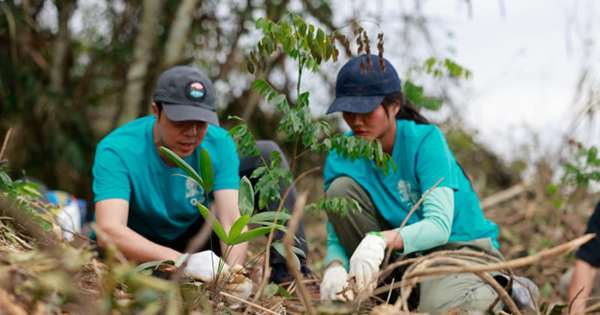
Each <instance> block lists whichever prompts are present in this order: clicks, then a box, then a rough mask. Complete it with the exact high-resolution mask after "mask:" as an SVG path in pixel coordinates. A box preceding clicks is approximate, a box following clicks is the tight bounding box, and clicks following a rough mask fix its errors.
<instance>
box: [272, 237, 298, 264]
mask: <svg viewBox="0 0 600 315" xmlns="http://www.w3.org/2000/svg"><path fill="white" fill-rule="evenodd" d="M271 247H273V248H275V250H276V251H277V252H278V253H279V254H280V255H281V256H282V257H283V258H285V259H288V256H287V251H286V250H285V245H284V244H283V243H281V242H273V243H272V244H271ZM292 250H293V247H292ZM292 258H293V259H294V260H295V261H296V266H297V267H298V269H300V259H298V256H297V255H294V257H292Z"/></svg>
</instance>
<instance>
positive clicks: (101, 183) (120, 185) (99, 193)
mask: <svg viewBox="0 0 600 315" xmlns="http://www.w3.org/2000/svg"><path fill="white" fill-rule="evenodd" d="M92 173H93V175H94V182H93V185H92V188H93V190H94V195H95V197H94V202H98V201H100V200H104V199H113V198H118V199H125V200H127V201H129V199H130V197H131V180H130V177H129V172H128V170H127V168H126V167H125V164H124V163H123V161H122V160H121V157H120V156H119V155H118V154H117V152H116V151H115V150H114V149H112V148H108V147H105V146H102V145H99V146H98V149H97V150H96V156H95V160H94V166H93V168H92Z"/></svg>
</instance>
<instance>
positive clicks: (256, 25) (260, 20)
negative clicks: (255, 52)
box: [255, 17, 265, 29]
mask: <svg viewBox="0 0 600 315" xmlns="http://www.w3.org/2000/svg"><path fill="white" fill-rule="evenodd" d="M264 20H265V19H264V18H262V17H260V18H258V19H256V24H255V27H256V29H260V28H261V27H262V23H263V21H264Z"/></svg>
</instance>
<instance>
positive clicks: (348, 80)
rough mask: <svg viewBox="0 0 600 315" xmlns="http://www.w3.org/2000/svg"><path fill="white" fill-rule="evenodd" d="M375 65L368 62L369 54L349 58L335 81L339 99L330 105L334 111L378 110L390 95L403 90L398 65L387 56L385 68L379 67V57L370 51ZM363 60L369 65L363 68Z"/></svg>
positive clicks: (336, 96) (357, 111)
mask: <svg viewBox="0 0 600 315" xmlns="http://www.w3.org/2000/svg"><path fill="white" fill-rule="evenodd" d="M370 57H371V63H372V65H373V67H372V68H373V69H372V70H370V69H369V67H368V66H367V56H366V55H361V56H358V57H355V58H352V59H351V60H350V61H348V62H347V63H346V64H345V65H344V66H343V67H342V69H340V72H339V73H338V76H337V80H336V82H335V100H334V101H333V102H332V103H331V105H330V106H329V108H328V109H327V114H329V113H332V112H349V113H355V114H366V113H370V112H372V111H374V110H375V109H376V108H377V106H379V105H380V104H381V102H382V101H383V99H384V98H385V96H386V95H388V94H392V93H396V92H401V91H402V84H401V82H400V78H399V77H398V73H396V69H394V67H393V66H392V64H391V63H390V62H389V61H387V60H386V59H385V58H384V59H383V60H384V61H385V71H383V72H382V71H381V69H380V68H379V57H378V56H377V55H370ZM361 61H362V62H363V63H364V65H365V66H366V67H365V69H364V70H363V69H362V68H361Z"/></svg>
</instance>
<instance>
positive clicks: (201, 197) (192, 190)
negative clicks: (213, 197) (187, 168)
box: [185, 178, 206, 207]
mask: <svg viewBox="0 0 600 315" xmlns="http://www.w3.org/2000/svg"><path fill="white" fill-rule="evenodd" d="M185 197H186V198H188V199H189V200H190V204H191V205H192V206H194V207H195V206H196V205H197V204H198V203H200V204H204V202H205V201H206V194H205V193H204V189H203V188H202V187H200V185H198V183H196V182H195V181H194V180H193V179H191V178H188V179H187V180H186V182H185Z"/></svg>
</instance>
